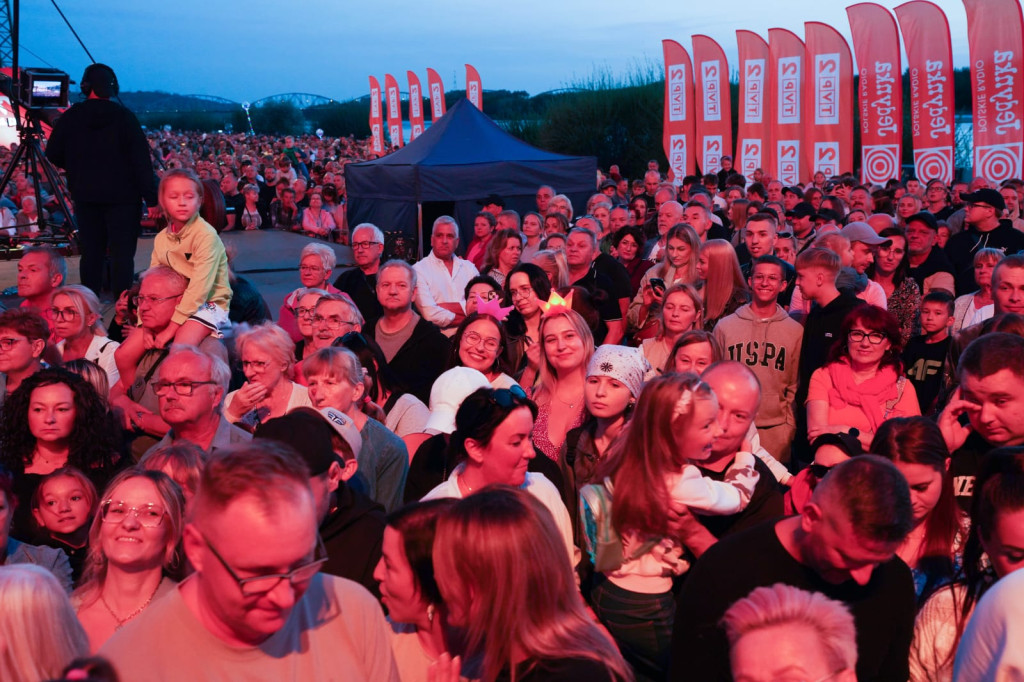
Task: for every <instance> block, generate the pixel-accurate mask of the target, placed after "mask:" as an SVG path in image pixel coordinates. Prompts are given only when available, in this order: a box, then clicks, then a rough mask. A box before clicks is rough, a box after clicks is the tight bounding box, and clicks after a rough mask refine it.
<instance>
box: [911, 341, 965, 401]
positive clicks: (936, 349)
mask: <svg viewBox="0 0 1024 682" xmlns="http://www.w3.org/2000/svg"><path fill="white" fill-rule="evenodd" d="M952 341H953V337H952V336H947V337H946V338H944V339H943V340H942V341H937V342H935V343H928V342H927V341H925V336H924V335H921V336H915V337H914V338H912V339H910V341H908V342H907V347H906V348H904V349H903V366H904V367H905V368H906V372H907V378H908V379H910V383H912V384H913V385H914V390H916V391H917V402H918V403H920V405H921V414H928V413H929V412H930V411H931V409H932V404H933V403H934V402H935V397H936V396H937V395H939V391H941V390H942V377H943V366H944V365H945V364H946V354H947V353H949V344H950V343H952Z"/></svg>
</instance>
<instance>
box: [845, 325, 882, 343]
mask: <svg viewBox="0 0 1024 682" xmlns="http://www.w3.org/2000/svg"><path fill="white" fill-rule="evenodd" d="M846 338H848V339H850V341H853V342H854V343H860V342H861V341H863V340H864V339H865V338H866V339H867V340H868V343H870V344H871V345H872V346H877V345H878V344H880V343H882V341H885V334H883V333H882V332H862V331H861V330H859V329H851V330H850V332H849V333H848V334H847V335H846Z"/></svg>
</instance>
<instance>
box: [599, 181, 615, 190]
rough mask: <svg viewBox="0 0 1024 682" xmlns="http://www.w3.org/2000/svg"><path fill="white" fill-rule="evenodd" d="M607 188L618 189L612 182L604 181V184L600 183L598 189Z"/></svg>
mask: <svg viewBox="0 0 1024 682" xmlns="http://www.w3.org/2000/svg"><path fill="white" fill-rule="evenodd" d="M609 187H611V188H612V189H615V188H616V187H618V184H617V183H616V182H615V181H614V180H605V181H604V182H602V183H601V187H600V189H608V188H609Z"/></svg>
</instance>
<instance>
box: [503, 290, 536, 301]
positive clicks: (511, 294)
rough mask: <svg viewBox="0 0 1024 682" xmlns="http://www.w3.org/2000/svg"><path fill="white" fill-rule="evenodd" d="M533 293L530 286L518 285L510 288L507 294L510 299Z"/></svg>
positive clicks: (524, 296) (527, 296) (525, 296)
mask: <svg viewBox="0 0 1024 682" xmlns="http://www.w3.org/2000/svg"><path fill="white" fill-rule="evenodd" d="M532 294H533V288H532V287H519V288H518V289H512V290H511V291H509V292H508V295H509V297H510V298H512V300H515V299H517V298H529V297H530V296H531V295H532Z"/></svg>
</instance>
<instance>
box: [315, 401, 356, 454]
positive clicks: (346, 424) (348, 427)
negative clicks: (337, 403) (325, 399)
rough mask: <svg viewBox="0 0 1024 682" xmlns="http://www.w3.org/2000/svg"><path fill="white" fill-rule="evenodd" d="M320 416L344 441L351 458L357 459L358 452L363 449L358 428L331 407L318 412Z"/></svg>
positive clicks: (344, 415) (349, 418)
mask: <svg viewBox="0 0 1024 682" xmlns="http://www.w3.org/2000/svg"><path fill="white" fill-rule="evenodd" d="M320 416H321V417H323V418H324V419H325V420H327V424H328V425H329V426H330V427H331V428H332V429H334V430H335V432H337V434H338V435H339V436H341V437H342V438H343V439H345V442H346V443H348V446H349V447H350V448H351V449H352V456H353V457H359V451H360V450H362V449H363V437H362V436H361V435H360V434H359V427H358V426H356V423H355V422H354V421H353V420H352V417H350V416H348V415H347V414H345V413H344V412H342V411H341V410H336V409H334V408H333V407H325V408H323V409H321V410H320Z"/></svg>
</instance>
